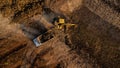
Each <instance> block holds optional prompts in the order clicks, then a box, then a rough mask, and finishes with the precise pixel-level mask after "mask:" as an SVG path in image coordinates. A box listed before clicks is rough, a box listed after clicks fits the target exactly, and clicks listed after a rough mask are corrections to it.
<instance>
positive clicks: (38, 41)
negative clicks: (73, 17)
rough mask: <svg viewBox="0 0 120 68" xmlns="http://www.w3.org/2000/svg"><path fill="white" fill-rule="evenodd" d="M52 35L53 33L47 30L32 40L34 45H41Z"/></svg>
mask: <svg viewBox="0 0 120 68" xmlns="http://www.w3.org/2000/svg"><path fill="white" fill-rule="evenodd" d="M53 37H54V34H53V33H52V32H51V31H47V32H45V33H43V34H41V35H39V36H38V37H37V38H35V39H33V42H34V44H35V46H36V47H38V46H40V45H42V43H44V42H46V41H48V40H50V39H52V38H53Z"/></svg>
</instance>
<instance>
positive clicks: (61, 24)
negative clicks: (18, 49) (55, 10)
mask: <svg viewBox="0 0 120 68" xmlns="http://www.w3.org/2000/svg"><path fill="white" fill-rule="evenodd" d="M54 25H55V30H56V29H58V30H64V33H67V30H68V29H69V27H72V26H76V25H75V24H71V23H65V19H64V18H61V17H58V18H55V19H54ZM53 37H54V31H52V29H50V30H48V31H47V32H46V33H44V34H41V35H39V36H38V37H37V38H35V39H33V42H34V44H35V45H36V47H38V46H40V45H42V43H44V42H46V41H48V40H50V39H51V38H53Z"/></svg>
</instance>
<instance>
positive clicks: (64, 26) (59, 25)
mask: <svg viewBox="0 0 120 68" xmlns="http://www.w3.org/2000/svg"><path fill="white" fill-rule="evenodd" d="M54 25H55V28H57V29H65V30H66V29H68V28H69V27H71V26H76V25H75V24H71V23H65V19H64V18H61V17H58V18H57V19H56V20H55V21H54Z"/></svg>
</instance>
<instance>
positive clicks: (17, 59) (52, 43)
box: [0, 15, 99, 68]
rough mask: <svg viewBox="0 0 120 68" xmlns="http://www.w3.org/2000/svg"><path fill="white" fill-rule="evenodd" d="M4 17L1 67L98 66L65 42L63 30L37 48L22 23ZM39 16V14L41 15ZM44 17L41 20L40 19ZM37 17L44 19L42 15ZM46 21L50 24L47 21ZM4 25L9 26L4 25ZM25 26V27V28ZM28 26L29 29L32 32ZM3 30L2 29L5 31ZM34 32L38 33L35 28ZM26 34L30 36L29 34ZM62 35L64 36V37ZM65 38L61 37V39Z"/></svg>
mask: <svg viewBox="0 0 120 68" xmlns="http://www.w3.org/2000/svg"><path fill="white" fill-rule="evenodd" d="M0 18H1V22H0V24H1V34H0V42H1V43H0V60H1V61H0V67H1V68H17V67H18V68H30V67H33V68H43V67H44V68H86V67H87V68H93V67H95V68H96V67H99V66H98V65H97V64H95V63H93V62H92V61H90V60H88V59H86V58H84V57H82V56H79V55H78V54H77V53H76V52H75V51H74V50H71V48H69V47H68V45H66V44H65V42H64V35H62V33H63V32H61V31H57V33H56V34H57V36H55V37H54V38H53V39H51V40H49V41H47V42H45V43H43V45H41V46H40V47H38V48H36V47H35V45H34V44H33V42H32V41H31V40H30V39H32V38H31V36H32V35H30V34H29V36H28V35H27V34H26V33H25V31H22V29H21V25H20V24H9V22H10V20H9V19H8V18H4V17H3V16H2V15H1V16H0ZM38 18H40V17H38ZM41 19H42V20H41ZM38 20H41V21H43V20H44V19H43V18H40V19H38ZM44 25H47V24H44ZM4 27H7V28H6V29H4ZM23 29H24V28H23ZM29 29H30V28H28V29H27V30H26V32H27V31H28V32H29ZM2 30H3V31H2ZM30 30H32V29H30ZM32 33H36V32H35V31H34V30H33V31H32ZM26 35H27V36H26ZM62 37H63V38H62ZM61 38H62V39H61Z"/></svg>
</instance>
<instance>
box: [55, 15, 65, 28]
mask: <svg viewBox="0 0 120 68" xmlns="http://www.w3.org/2000/svg"><path fill="white" fill-rule="evenodd" d="M64 24H65V19H64V18H60V17H57V18H56V19H55V20H54V25H55V27H56V28H57V29H63V27H64Z"/></svg>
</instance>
